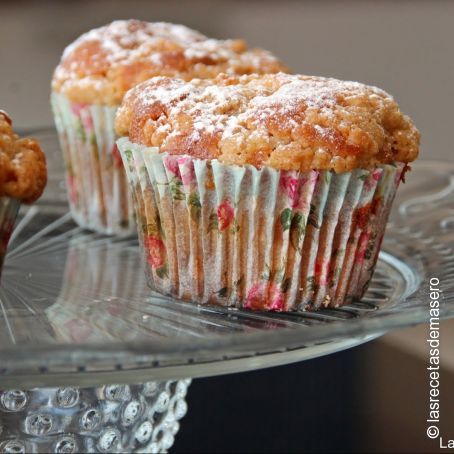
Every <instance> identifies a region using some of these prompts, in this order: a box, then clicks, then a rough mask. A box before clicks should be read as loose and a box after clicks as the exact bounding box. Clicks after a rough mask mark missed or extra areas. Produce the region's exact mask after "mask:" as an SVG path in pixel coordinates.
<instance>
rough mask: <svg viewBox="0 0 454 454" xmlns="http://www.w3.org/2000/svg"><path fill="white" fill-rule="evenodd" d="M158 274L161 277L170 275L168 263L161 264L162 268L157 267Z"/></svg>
mask: <svg viewBox="0 0 454 454" xmlns="http://www.w3.org/2000/svg"><path fill="white" fill-rule="evenodd" d="M156 274H157V275H158V277H160V278H161V279H164V278H167V277H169V267H168V265H167V263H166V264H165V265H163V266H161V267H160V268H156Z"/></svg>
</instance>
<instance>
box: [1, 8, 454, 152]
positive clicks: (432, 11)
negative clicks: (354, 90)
mask: <svg viewBox="0 0 454 454" xmlns="http://www.w3.org/2000/svg"><path fill="white" fill-rule="evenodd" d="M118 18H123V19H125V18H140V19H145V20H150V21H157V20H165V21H172V22H179V23H184V24H186V25H188V26H190V27H193V28H195V29H198V30H200V31H202V32H204V33H206V34H208V35H210V36H212V37H218V38H228V37H241V38H244V39H246V40H247V41H248V42H249V43H250V45H251V46H261V47H265V48H268V49H270V50H272V51H273V52H275V53H276V54H277V55H279V56H280V57H281V59H282V60H284V61H285V62H286V63H287V64H288V65H289V66H290V67H291V68H292V69H293V70H294V71H295V72H303V73H306V74H316V75H325V76H333V77H337V78H341V79H351V80H359V81H362V82H365V83H368V84H374V85H377V86H379V87H381V88H383V89H385V90H387V91H389V92H390V93H391V94H393V95H394V96H395V98H396V99H397V100H398V102H399V103H400V105H401V107H402V110H403V111H404V112H406V113H408V114H409V115H410V116H411V117H412V118H413V119H414V121H415V123H416V125H417V126H418V127H419V129H420V130H421V132H422V154H423V156H424V157H425V158H445V159H452V153H451V151H450V150H451V134H450V133H449V132H448V131H449V130H450V129H452V128H453V127H454V125H453V114H452V109H453V106H454V89H453V85H452V83H453V80H454V56H453V44H454V26H453V18H454V2H453V1H451V2H448V1H446V2H445V1H351V0H350V1H323V2H322V1H292V0H279V1H277V0H276V1H269V0H262V1H257V0H256V1H254V0H243V1H240V0H231V1H213V0H211V1H210V0H188V1H175V0H170V1H169V0H167V1H136V0H133V1H127V2H126V1H115V0H113V1H112V0H110V1H105V0H100V1H65V2H63V1H59V2H58V1H47V0H40V1H33V2H32V1H1V0H0V43H1V44H0V81H1V83H0V106H1V108H4V109H6V110H8V111H9V112H10V113H11V115H12V116H13V118H14V121H15V124H16V125H17V126H18V127H35V126H43V125H49V124H51V123H52V117H51V112H50V109H49V103H48V96H49V83H50V79H51V75H52V71H53V68H54V67H55V65H56V64H57V63H58V60H59V57H60V55H61V52H62V50H63V48H64V47H65V46H66V45H67V44H68V43H70V42H71V41H72V40H74V39H75V38H76V37H77V36H79V35H80V34H81V33H82V32H84V31H86V30H88V29H90V28H93V27H96V26H100V25H103V24H105V23H107V22H109V21H111V20H113V19H118Z"/></svg>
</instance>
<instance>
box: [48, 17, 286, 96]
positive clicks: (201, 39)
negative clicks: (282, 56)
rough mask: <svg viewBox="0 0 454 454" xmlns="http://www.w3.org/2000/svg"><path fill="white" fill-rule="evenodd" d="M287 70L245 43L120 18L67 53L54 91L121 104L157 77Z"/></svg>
mask: <svg viewBox="0 0 454 454" xmlns="http://www.w3.org/2000/svg"><path fill="white" fill-rule="evenodd" d="M285 69H286V68H285V66H284V65H283V64H282V63H281V62H279V60H278V59H277V58H276V57H274V56H273V55H272V54H271V53H270V52H268V51H265V50H263V49H252V50H249V49H248V48H247V46H246V43H245V42H244V41H243V40H240V39H230V40H218V39H210V38H208V37H206V36H204V35H202V34H201V33H199V32H197V31H195V30H192V29H190V28H188V27H185V26H184V25H177V24H170V23H165V22H143V21H138V20H129V21H124V20H118V21H114V22H112V23H111V24H109V25H106V26H104V27H100V28H97V29H94V30H91V31H89V32H88V33H85V34H84V35H82V36H81V37H80V38H78V39H77V40H76V41H75V42H74V43H72V44H71V45H69V46H68V47H67V48H66V49H65V51H64V53H63V56H62V59H61V62H60V64H59V65H58V66H57V68H56V70H55V73H54V77H53V80H52V89H53V90H54V91H56V92H59V93H63V94H65V95H66V96H68V97H69V98H70V99H72V100H73V101H75V102H85V103H90V104H106V105H116V104H118V103H120V102H121V100H122V99H123V95H124V94H125V93H126V91H127V90H129V89H130V88H131V87H133V86H135V85H137V84H138V83H140V82H143V81H144V80H147V79H149V78H151V77H155V76H170V77H179V78H181V79H184V80H191V79H194V78H200V79H207V78H212V77H215V76H217V75H218V74H220V73H226V74H251V73H268V72H269V73H275V72H279V71H284V70H285Z"/></svg>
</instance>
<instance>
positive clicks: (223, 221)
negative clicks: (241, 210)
mask: <svg viewBox="0 0 454 454" xmlns="http://www.w3.org/2000/svg"><path fill="white" fill-rule="evenodd" d="M216 214H217V217H218V228H219V231H220V232H223V231H224V230H226V229H227V228H228V227H229V226H230V224H231V223H232V221H233V219H234V216H235V211H234V209H233V206H232V204H231V202H230V200H229V199H225V200H224V201H223V202H222V203H221V204H220V205H218V207H217V210H216Z"/></svg>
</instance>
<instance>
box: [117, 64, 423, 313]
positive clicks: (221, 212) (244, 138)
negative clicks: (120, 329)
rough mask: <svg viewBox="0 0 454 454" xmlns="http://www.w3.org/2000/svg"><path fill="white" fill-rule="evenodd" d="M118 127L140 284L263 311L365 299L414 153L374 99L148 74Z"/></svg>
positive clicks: (280, 81) (301, 85)
mask: <svg viewBox="0 0 454 454" xmlns="http://www.w3.org/2000/svg"><path fill="white" fill-rule="evenodd" d="M116 128H117V133H118V134H119V135H120V136H127V137H124V138H121V139H119V140H118V142H117V143H118V147H119V149H120V152H121V155H122V157H123V160H124V163H125V167H126V170H127V173H128V178H129V181H130V184H131V187H132V190H133V194H134V197H135V206H136V211H137V218H138V228H139V236H140V241H141V245H142V249H143V257H144V263H145V267H146V270H147V276H148V281H149V284H150V286H151V287H152V288H154V289H156V290H158V291H160V292H163V293H166V294H170V295H173V296H175V297H178V298H182V299H186V300H191V301H195V302H197V303H202V304H205V303H210V304H220V305H224V306H235V307H238V308H249V309H258V310H273V311H294V310H300V311H304V310H316V309H319V308H320V307H328V306H331V307H338V306H341V305H342V304H345V303H347V302H350V301H352V300H353V299H358V298H361V297H362V295H363V294H364V292H365V291H366V289H367V286H368V283H369V281H370V279H371V276H372V273H373V270H374V267H375V263H376V261H377V258H378V253H379V250H380V244H381V241H382V238H383V234H384V231H385V225H386V222H387V218H388V214H389V211H390V207H391V204H392V201H393V199H394V195H395V192H396V189H397V187H398V185H399V183H400V181H401V180H403V177H404V174H405V172H406V170H408V163H409V162H411V161H413V160H414V159H415V158H416V157H417V155H418V146H419V133H418V131H417V129H416V128H415V127H414V125H413V123H412V122H411V120H410V119H409V118H408V117H407V116H405V115H403V114H402V113H401V112H400V110H399V107H398V105H397V104H396V102H395V101H394V100H393V98H392V97H391V96H390V95H388V94H387V93H385V92H384V91H382V90H380V89H378V88H375V87H369V86H366V85H363V84H360V83H357V82H344V81H339V80H335V79H328V78H322V77H311V76H302V75H288V74H282V73H281V74H269V75H245V76H227V75H220V76H218V77H216V78H215V79H213V80H200V79H197V80H193V81H190V82H185V81H183V80H181V79H173V78H168V77H156V78H153V79H150V80H148V81H146V82H144V83H142V84H140V85H138V86H136V87H135V88H133V89H132V90H130V91H129V92H128V93H127V94H126V96H125V98H124V101H123V104H122V106H121V108H120V109H119V110H118V114H117V118H116Z"/></svg>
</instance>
